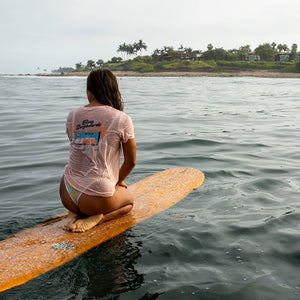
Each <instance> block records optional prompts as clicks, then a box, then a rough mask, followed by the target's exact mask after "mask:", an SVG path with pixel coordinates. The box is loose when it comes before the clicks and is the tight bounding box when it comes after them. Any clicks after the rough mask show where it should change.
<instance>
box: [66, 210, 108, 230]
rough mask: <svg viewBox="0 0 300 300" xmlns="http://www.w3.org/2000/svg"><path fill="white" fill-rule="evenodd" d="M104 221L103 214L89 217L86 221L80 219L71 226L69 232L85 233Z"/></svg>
mask: <svg viewBox="0 0 300 300" xmlns="http://www.w3.org/2000/svg"><path fill="white" fill-rule="evenodd" d="M102 219H103V214H100V215H94V216H89V217H87V218H84V219H78V220H77V221H75V222H74V223H73V224H71V226H70V228H69V230H71V231H72V232H85V231H87V230H90V229H92V228H93V227H95V226H96V225H98V224H99V223H100V222H101V220H102Z"/></svg>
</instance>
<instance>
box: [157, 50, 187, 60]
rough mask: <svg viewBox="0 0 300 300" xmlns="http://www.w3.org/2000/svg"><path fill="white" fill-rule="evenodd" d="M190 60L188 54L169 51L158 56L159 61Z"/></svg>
mask: <svg viewBox="0 0 300 300" xmlns="http://www.w3.org/2000/svg"><path fill="white" fill-rule="evenodd" d="M190 58H191V55H190V54H187V53H185V52H184V51H180V50H178V51H169V52H166V53H164V54H162V55H161V56H160V58H159V59H160V60H161V61H170V60H175V59H178V60H189V59H190Z"/></svg>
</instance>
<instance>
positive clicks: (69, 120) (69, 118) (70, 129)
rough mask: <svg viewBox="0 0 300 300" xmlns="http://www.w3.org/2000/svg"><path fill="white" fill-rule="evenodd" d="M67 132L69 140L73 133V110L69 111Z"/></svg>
mask: <svg viewBox="0 0 300 300" xmlns="http://www.w3.org/2000/svg"><path fill="white" fill-rule="evenodd" d="M66 133H67V135H68V138H69V140H71V134H72V111H70V112H69V115H68V118H67V123H66Z"/></svg>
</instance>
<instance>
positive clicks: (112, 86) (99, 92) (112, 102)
mask: <svg viewBox="0 0 300 300" xmlns="http://www.w3.org/2000/svg"><path fill="white" fill-rule="evenodd" d="M86 88H87V90H88V91H89V92H90V93H92V94H93V95H94V96H95V98H96V100H97V101H98V102H99V103H101V104H104V105H109V106H111V107H113V108H115V109H118V110H121V111H122V110H123V102H122V97H121V94H120V91H119V86H118V82H117V78H116V76H115V75H114V74H113V73H112V72H111V71H110V70H107V69H98V70H95V71H91V72H90V74H89V76H88V78H87V83H86Z"/></svg>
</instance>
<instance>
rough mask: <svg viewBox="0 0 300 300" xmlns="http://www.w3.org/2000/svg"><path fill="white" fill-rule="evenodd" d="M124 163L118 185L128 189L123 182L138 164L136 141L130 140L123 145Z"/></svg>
mask: <svg viewBox="0 0 300 300" xmlns="http://www.w3.org/2000/svg"><path fill="white" fill-rule="evenodd" d="M122 148H123V154H124V162H123V164H122V166H121V168H120V172H119V181H118V183H117V185H120V186H124V187H127V185H126V184H125V183H124V182H123V181H124V180H125V178H126V177H127V176H128V175H129V174H130V172H131V171H132V170H133V168H134V167H135V164H136V142H135V139H134V138H133V139H129V140H128V141H127V142H126V143H122Z"/></svg>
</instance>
